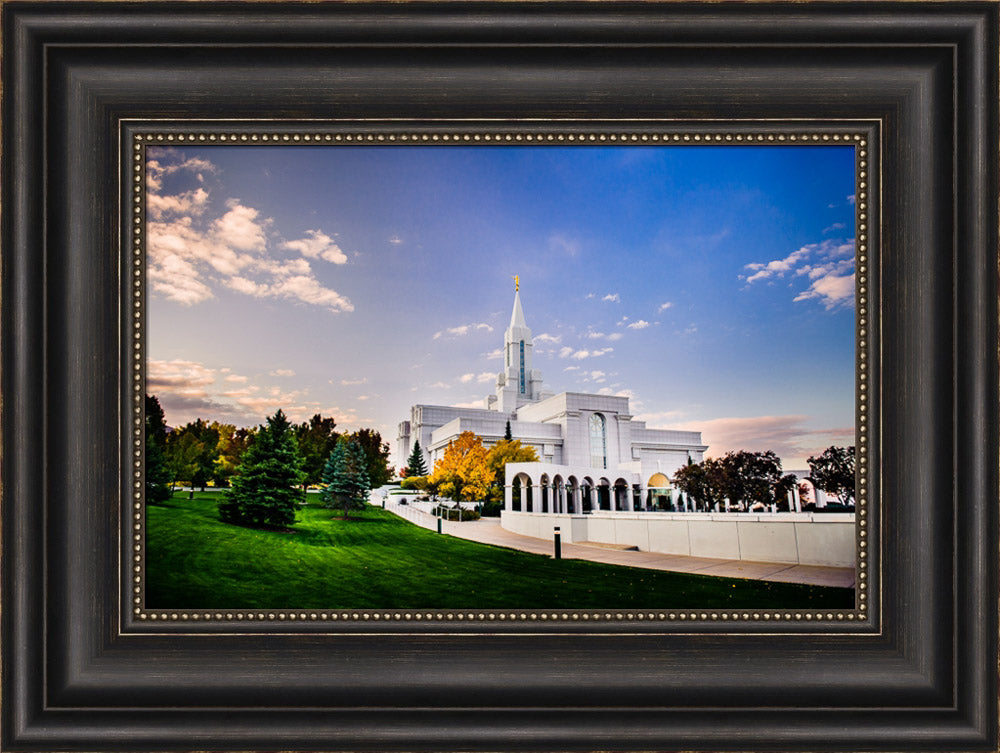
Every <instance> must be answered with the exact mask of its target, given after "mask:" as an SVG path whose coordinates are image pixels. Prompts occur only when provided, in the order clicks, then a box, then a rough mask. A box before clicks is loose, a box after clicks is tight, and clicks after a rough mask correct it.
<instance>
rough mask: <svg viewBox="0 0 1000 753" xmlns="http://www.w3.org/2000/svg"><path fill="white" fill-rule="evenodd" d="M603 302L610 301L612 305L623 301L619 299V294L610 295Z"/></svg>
mask: <svg viewBox="0 0 1000 753" xmlns="http://www.w3.org/2000/svg"><path fill="white" fill-rule="evenodd" d="M601 300H602V301H610V302H611V303H618V302H619V301H621V298H619V297H618V294H617V293H608V294H607V295H606V296H604V297H603V298H602V299H601Z"/></svg>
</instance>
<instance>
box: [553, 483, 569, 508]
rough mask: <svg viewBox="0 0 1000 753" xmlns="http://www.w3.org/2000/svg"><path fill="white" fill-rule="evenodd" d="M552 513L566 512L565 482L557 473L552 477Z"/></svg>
mask: <svg viewBox="0 0 1000 753" xmlns="http://www.w3.org/2000/svg"><path fill="white" fill-rule="evenodd" d="M552 512H566V482H565V481H563V477H562V476H560V475H559V474H558V473H557V474H556V475H555V476H553V477H552Z"/></svg>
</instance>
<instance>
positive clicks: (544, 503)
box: [532, 473, 552, 512]
mask: <svg viewBox="0 0 1000 753" xmlns="http://www.w3.org/2000/svg"><path fill="white" fill-rule="evenodd" d="M550 485H551V484H550V481H549V474H547V473H543V474H542V475H541V476H539V477H538V509H537V510H534V509H532V512H552V490H551V489H550V488H549V487H550Z"/></svg>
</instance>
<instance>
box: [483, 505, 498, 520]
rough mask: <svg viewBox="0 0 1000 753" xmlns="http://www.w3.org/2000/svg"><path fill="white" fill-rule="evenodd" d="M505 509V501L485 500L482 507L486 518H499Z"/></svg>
mask: <svg viewBox="0 0 1000 753" xmlns="http://www.w3.org/2000/svg"><path fill="white" fill-rule="evenodd" d="M502 510H503V502H484V503H483V506H482V508H481V511H482V516H483V517H484V518H499V517H500V512H501V511H502Z"/></svg>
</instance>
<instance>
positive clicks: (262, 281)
mask: <svg viewBox="0 0 1000 753" xmlns="http://www.w3.org/2000/svg"><path fill="white" fill-rule="evenodd" d="M153 154H154V155H155V158H151V159H150V160H149V161H148V162H147V194H146V198H147V202H148V206H149V218H148V221H147V224H146V234H147V244H146V249H147V254H148V268H147V272H148V278H149V282H150V285H151V287H152V289H153V291H155V292H157V293H160V294H162V295H163V296H164V297H166V298H167V299H168V300H172V301H175V302H177V303H181V304H184V305H188V306H190V305H193V304H196V303H200V302H201V301H205V300H208V299H210V298H213V297H214V292H213V287H214V286H215V285H221V286H222V287H224V288H228V289H230V290H233V291H236V292H238V293H241V294H243V295H249V296H253V297H257V298H268V297H270V298H289V299H293V300H298V301H300V302H302V303H309V304H314V305H318V306H324V307H326V308H328V309H330V310H331V311H334V312H342V311H353V310H354V306H353V305H352V304H351V302H350V301H349V300H348V299H347V298H346V297H344V296H342V295H340V294H339V293H337V292H336V291H334V290H331V289H329V288H326V287H324V286H323V285H321V284H320V283H319V281H318V280H317V279H316V278H315V277H314V276H313V272H312V269H311V268H310V266H309V262H308V261H306V259H304V258H292V259H281V258H277V257H274V256H273V255H271V254H270V249H269V242H268V232H269V228H270V227H271V225H272V224H273V221H272V220H271V219H270V218H266V217H261V216H260V212H259V211H258V210H257V209H255V208H253V207H250V206H246V205H244V204H242V203H241V202H240V201H239V200H238V199H233V198H231V199H228V200H227V201H226V202H225V206H226V211H225V212H224V213H223V214H222V215H221V216H218V217H215V218H212V217H209V216H208V212H207V207H208V205H209V203H210V190H209V189H206V188H204V187H202V186H199V187H197V188H192V189H182V190H179V191H177V192H175V193H164V192H163V187H164V178H165V177H166V176H168V175H179V176H180V177H178V178H177V179H175V180H182V179H186V180H188V181H190V180H191V178H192V176H191V174H190V173H191V172H192V171H197V172H196V176H195V177H197V178H198V179H199V181H201V180H202V179H203V175H202V173H209V172H214V171H215V168H214V166H213V165H212V163H211V162H209V161H207V160H204V159H200V158H196V159H190V160H185V159H184V156H183V154H181V153H180V152H178V151H177V150H172V149H160V150H156V151H154V152H153ZM324 239H325V240H327V241H328V240H329V238H328V236H325V235H323V234H321V233H319V231H310V237H309V238H307V239H303V240H302V241H291V242H290V243H289V244H286V245H285V246H284V248H285V250H294V251H299V252H300V253H303V254H306V255H309V254H315V255H317V256H319V257H320V258H325V257H323V254H326V256H330V254H331V253H332V252H331V251H330V250H329V248H325V247H322V245H323V243H325V241H324Z"/></svg>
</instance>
